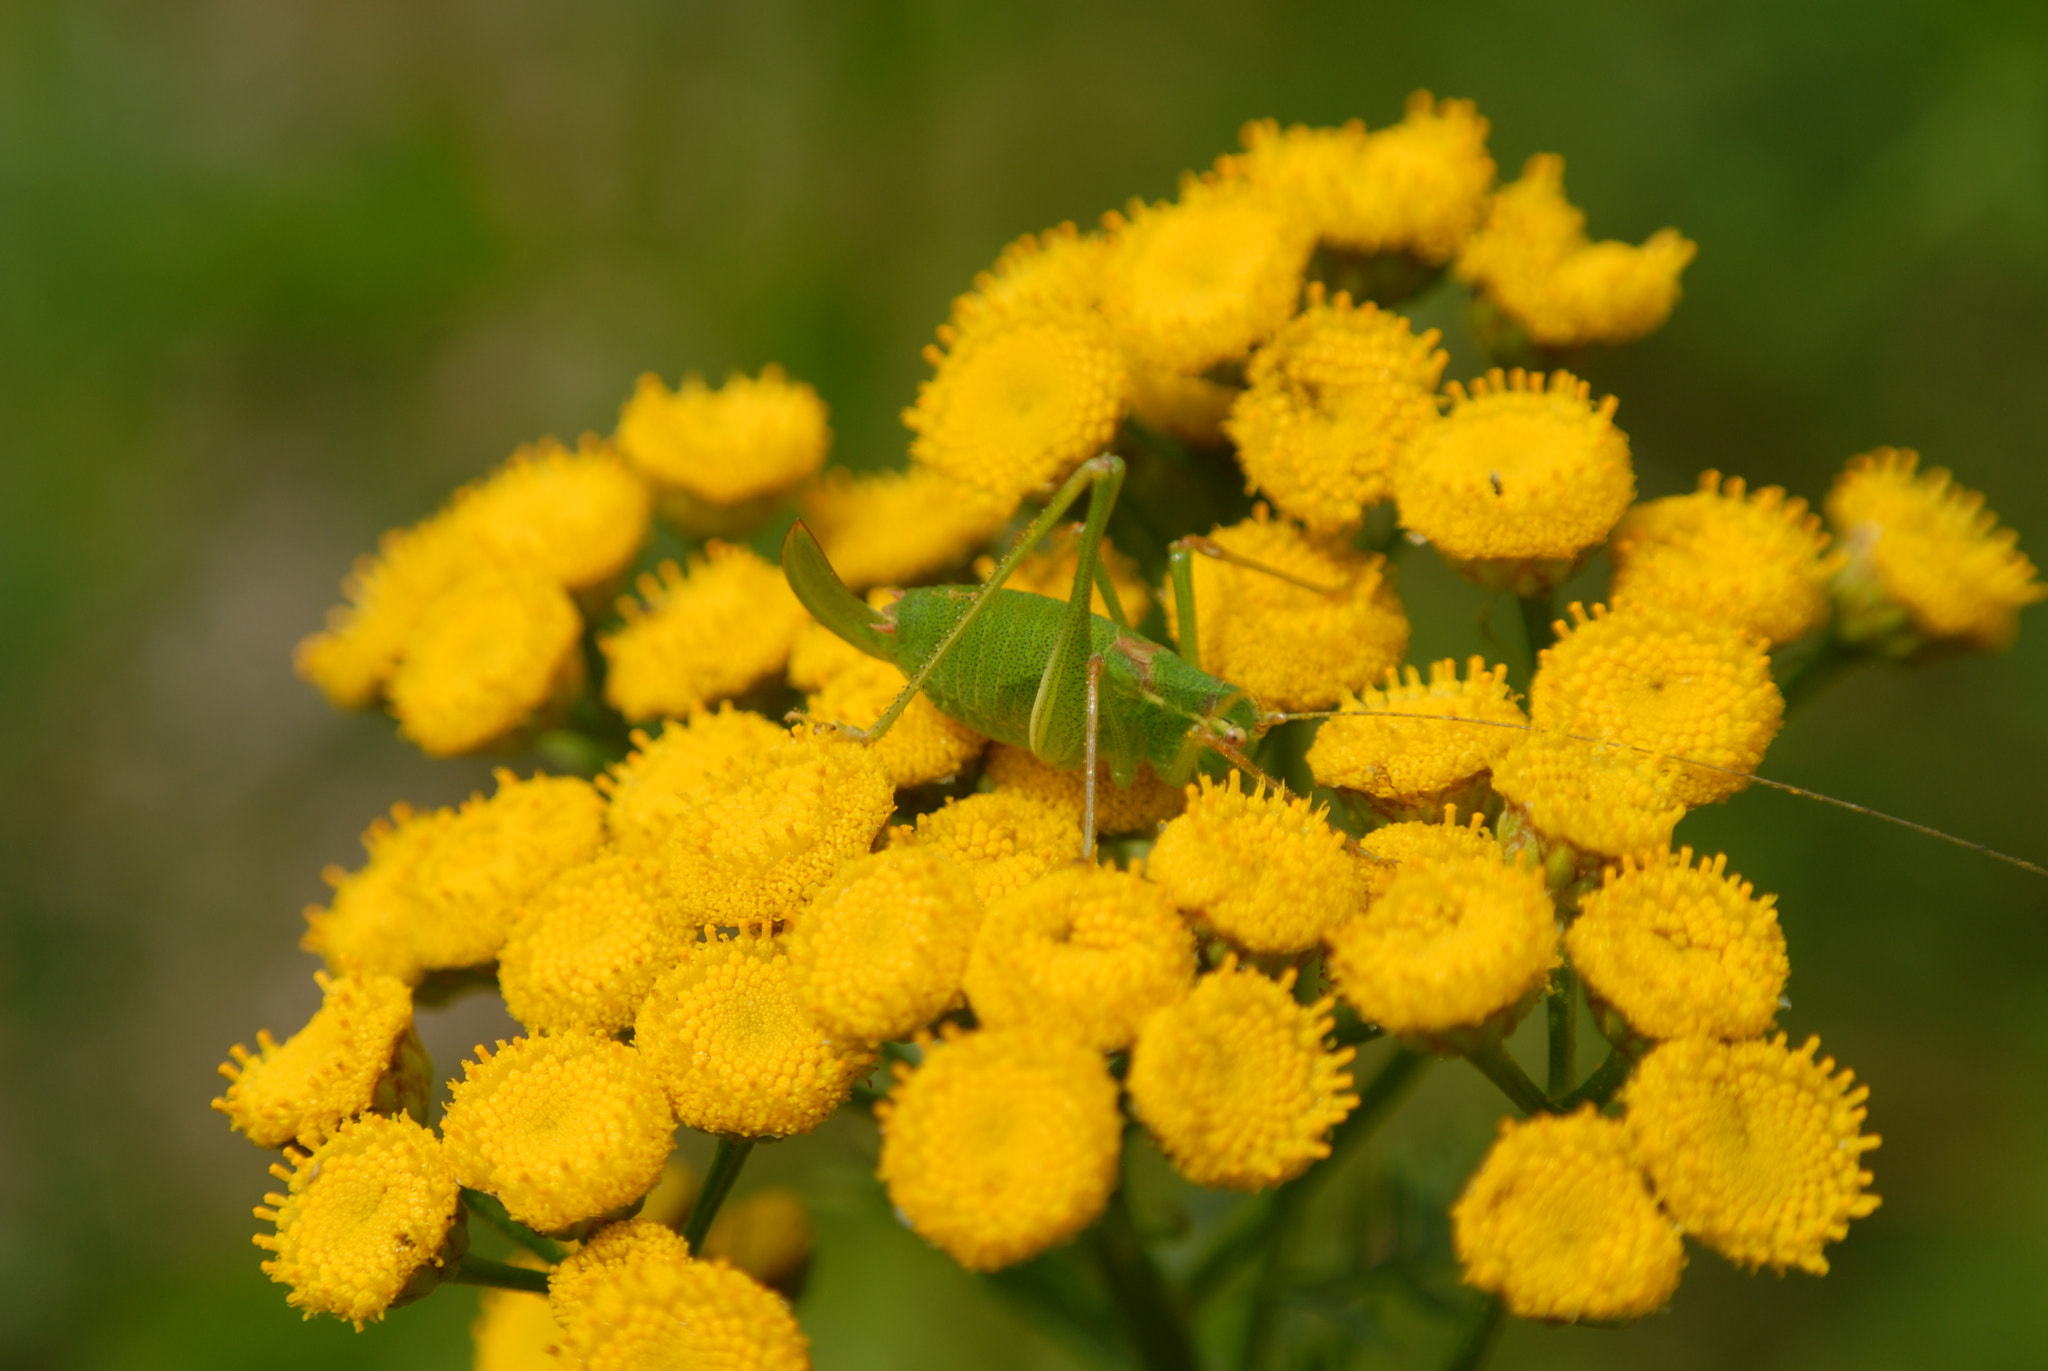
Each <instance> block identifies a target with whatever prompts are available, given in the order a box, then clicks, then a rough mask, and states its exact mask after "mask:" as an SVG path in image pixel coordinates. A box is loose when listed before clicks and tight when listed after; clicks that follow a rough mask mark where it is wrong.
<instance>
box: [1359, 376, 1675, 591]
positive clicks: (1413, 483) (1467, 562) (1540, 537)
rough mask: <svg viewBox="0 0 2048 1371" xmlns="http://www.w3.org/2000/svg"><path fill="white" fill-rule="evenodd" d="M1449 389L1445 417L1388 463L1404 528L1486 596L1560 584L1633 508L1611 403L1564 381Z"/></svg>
mask: <svg viewBox="0 0 2048 1371" xmlns="http://www.w3.org/2000/svg"><path fill="white" fill-rule="evenodd" d="M1446 389H1447V390H1448V391H1449V394H1450V397H1451V409H1450V412H1449V413H1448V414H1446V415H1445V416H1444V417H1443V418H1442V419H1441V420H1439V421H1438V422H1436V423H1434V424H1431V425H1429V426H1428V427H1426V428H1425V429H1423V430H1422V432H1421V433H1419V434H1418V435H1417V436H1416V438H1415V441H1414V442H1412V443H1410V444H1409V445H1408V446H1407V448H1406V449H1405V450H1404V451H1403V453H1402V455H1401V457H1400V458H1399V460H1397V461H1396V462H1395V464H1394V498H1395V499H1396V500H1398V501H1399V502H1400V505H1401V523H1402V525H1403V526H1404V527H1406V528H1407V529H1408V530H1409V531H1410V532H1412V533H1415V534H1418V535H1420V536H1421V537H1424V538H1427V539H1428V540H1429V541H1430V542H1432V543H1435V544H1436V545H1437V548H1438V550H1439V551H1441V552H1442V553H1443V554H1444V555H1445V556H1446V557H1448V558H1450V559H1451V560H1452V562H1453V563H1454V564H1457V565H1458V567H1459V569H1460V570H1461V571H1463V572H1464V573H1465V574H1466V575H1467V576H1469V577H1472V578H1473V579H1476V580H1478V581H1479V582H1480V583H1481V584H1483V585H1486V586H1488V587H1489V588H1491V589H1496V590H1510V589H1511V590H1514V591H1516V592H1517V593H1523V592H1525V591H1529V590H1537V589H1548V588H1550V587H1551V586H1554V585H1556V584H1559V583H1560V582H1562V581H1563V579H1564V577H1565V574H1566V573H1567V572H1568V571H1569V570H1570V569H1571V568H1572V567H1573V566H1575V565H1576V564H1577V562H1578V559H1579V558H1580V557H1581V555H1583V554H1584V553H1585V552H1586V551H1588V550H1589V549H1591V548H1593V547H1595V546H1597V545H1598V544H1599V543H1601V542H1602V541H1604V540H1605V539H1606V537H1607V531H1608V530H1609V529H1611V528H1613V527H1614V524H1615V521H1616V520H1618V519H1620V518H1621V516H1622V514H1623V512H1624V511H1626V510H1627V509H1628V506H1629V502H1630V501H1631V500H1633V499H1635V494H1636V478H1635V470H1634V468H1633V467H1631V466H1630V464H1629V454H1628V437H1627V435H1626V434H1624V433H1623V432H1622V431H1621V430H1620V429H1618V428H1616V427H1615V426H1614V407H1615V400H1614V397H1613V396H1609V397H1607V399H1605V400H1603V401H1601V402H1600V403H1599V404H1598V405H1595V404H1594V403H1593V401H1592V398H1591V396H1592V389H1591V387H1589V386H1588V385H1587V384H1586V383H1585V382H1584V381H1581V380H1579V379H1577V378H1576V377H1574V376H1572V375H1571V374H1570V373H1569V372H1563V371H1560V372H1555V373H1553V374H1552V375H1551V376H1550V377H1549V378H1548V381H1547V383H1546V379H1545V378H1544V377H1543V376H1542V375H1540V374H1538V375H1530V374H1528V373H1526V372H1523V371H1521V370H1519V369H1517V370H1515V371H1512V372H1508V373H1506V374H1503V373H1502V372H1500V371H1499V370H1494V371H1491V372H1488V373H1487V374H1486V376H1484V377H1482V378H1480V379H1478V380H1475V381H1473V382H1472V383H1471V385H1470V386H1469V387H1466V386H1462V385H1459V384H1458V383H1457V382H1455V381H1453V382H1452V383H1451V384H1450V385H1449V386H1448V387H1447V388H1446Z"/></svg>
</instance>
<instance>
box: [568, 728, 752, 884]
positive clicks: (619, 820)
mask: <svg viewBox="0 0 2048 1371" xmlns="http://www.w3.org/2000/svg"><path fill="white" fill-rule="evenodd" d="M788 738H789V733H788V731H787V730H785V729H784V728H783V727H782V726H781V725H780V724H778V723H776V722H775V721H774V720H772V719H768V718H764V717H763V716H761V715H759V714H754V713H751V712H750V711H747V710H744V709H734V708H733V707H732V706H731V705H720V706H719V707H718V709H717V711H716V712H713V711H710V710H693V711H692V712H691V713H690V715H689V717H688V718H685V719H670V720H669V721H668V722H667V723H665V724H664V725H663V726H662V730H661V735H660V736H659V737H657V738H652V739H650V738H649V737H648V736H647V735H646V734H645V733H642V732H639V731H638V730H635V732H634V734H633V751H632V752H631V753H630V754H629V755H628V756H627V757H626V760H625V761H623V762H617V763H614V764H613V766H612V767H611V770H610V772H609V773H608V774H606V775H603V776H600V777H598V779H597V787H598V789H599V790H601V791H603V792H604V793H605V794H606V795H607V796H609V797H610V800H611V804H610V805H609V807H608V808H607V809H606V816H605V817H606V822H607V824H608V825H609V826H610V829H611V835H612V840H613V841H614V842H616V843H617V844H618V845H619V848H620V849H621V850H622V851H627V852H632V853H635V854H642V855H648V856H659V855H660V854H661V853H662V852H663V851H664V850H666V848H667V847H668V844H669V840H670V839H671V838H673V837H674V836H675V830H676V825H677V824H679V823H681V822H683V820H684V819H685V818H686V817H687V816H688V815H689V814H690V813H691V809H690V804H689V797H691V796H699V795H724V794H730V793H731V792H732V791H734V790H737V789H738V788H739V786H740V785H741V784H742V783H744V782H745V781H746V780H748V779H749V778H751V777H753V776H757V775H759V774H760V773H761V772H763V771H766V770H767V769H768V768H769V766H770V765H772V762H771V760H770V759H771V758H772V757H773V755H774V754H775V752H776V751H777V750H778V749H779V748H780V747H781V745H782V744H783V743H784V742H785V741H787V739H788Z"/></svg>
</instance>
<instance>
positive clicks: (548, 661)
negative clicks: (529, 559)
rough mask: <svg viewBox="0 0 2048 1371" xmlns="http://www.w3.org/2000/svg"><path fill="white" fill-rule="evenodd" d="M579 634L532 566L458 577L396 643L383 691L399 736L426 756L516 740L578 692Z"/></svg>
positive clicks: (562, 599) (577, 621)
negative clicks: (401, 651) (397, 654)
mask: <svg viewBox="0 0 2048 1371" xmlns="http://www.w3.org/2000/svg"><path fill="white" fill-rule="evenodd" d="M582 634H583V620H582V618H581V617H580V616H578V614H577V613H576V606H575V605H574V604H573V603H572V602H571V601H570V599H569V596H568V593H567V592H566V591H564V590H563V589H562V588H561V586H560V585H559V584H557V583H556V582H555V581H554V580H553V579H552V578H550V577H548V576H547V575H545V574H543V573H542V572H540V571H538V570H536V569H534V568H532V567H528V566H520V565H518V564H515V563H506V564H504V565H501V566H497V567H494V568H492V569H489V570H483V571H478V572H476V573H474V574H472V575H469V576H467V577H465V578H463V579H462V580H461V581H460V582H458V583H457V584H456V585H455V586H453V587H452V588H451V589H449V590H448V591H447V592H445V593H444V594H442V595H441V596H440V597H439V598H438V599H436V600H435V601H434V602H433V603H432V604H431V605H429V606H428V607H427V609H426V612H425V613H423V614H422V615H421V616H420V619H419V622H418V623H417V624H416V625H415V626H414V627H413V630H412V632H411V633H410V634H409V635H408V636H407V638H406V640H405V655H404V657H403V658H402V659H401V660H400V661H399V663H398V665H397V667H396V668H395V669H394V670H393V671H392V673H391V679H390V682H389V685H388V692H389V694H390V697H391V713H392V716H393V717H394V718H396V719H397V720H398V731H399V732H401V733H403V734H404V735H405V736H406V737H408V738H410V739H412V740H413V741H414V742H415V743H418V744H419V748H420V751H422V752H424V753H426V754H427V755H428V756H429V757H452V756H455V755H457V754H459V753H463V752H480V751H482V750H484V749H486V748H489V747H492V746H494V745H496V744H499V743H503V742H505V741H507V740H509V739H512V738H514V737H516V736H517V735H518V734H520V733H521V732H522V731H524V730H526V729H528V728H529V727H532V726H534V725H536V724H537V723H538V722H539V721H540V720H541V719H542V718H544V717H545V716H547V715H549V714H551V713H553V712H554V711H556V710H559V709H562V708H566V707H567V705H568V704H569V702H570V701H572V700H574V699H575V698H576V696H577V694H578V693H580V692H581V691H582V689H583V654H582V653H581V652H580V651H579V650H578V642H579V640H580V639H581V637H582Z"/></svg>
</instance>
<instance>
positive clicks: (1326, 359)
mask: <svg viewBox="0 0 2048 1371" xmlns="http://www.w3.org/2000/svg"><path fill="white" fill-rule="evenodd" d="M1439 336H1440V335H1439V334H1438V333H1437V331H1436V330H1435V329H1431V330H1430V331H1429V332H1427V333H1425V334H1423V335H1422V336H1421V337H1419V338H1418V337H1416V336H1414V335H1413V334H1412V333H1410V332H1409V327H1408V321H1407V320H1406V319H1403V318H1402V317H1401V316H1400V315H1398V314H1393V313H1390V312H1387V311H1383V310H1380V309H1378V308H1376V307H1375V306H1373V305H1371V304H1366V305H1362V306H1359V307H1358V308H1355V309H1354V308H1353V307H1352V304H1351V297H1350V296H1348V295H1345V294H1343V293H1342V292H1339V293H1338V295H1337V297H1336V299H1335V300H1332V301H1330V302H1328V303H1325V302H1324V300H1323V293H1322V287H1321V286H1320V285H1311V286H1310V287H1309V291H1308V305H1307V308H1305V309H1304V310H1303V311H1302V312H1301V313H1300V314H1297V315H1295V316H1294V318H1292V319H1290V320H1288V321H1287V322H1286V323H1285V324H1284V325H1282V326H1281V328H1280V331H1279V332H1278V333H1276V334H1274V335H1273V337H1272V339H1271V340H1270V341H1268V342H1267V343H1266V344H1265V345H1264V346H1262V347H1261V348H1259V350H1258V351H1256V352H1254V353H1253V354H1252V359H1251V364H1250V365H1249V366H1248V367H1247V368H1246V370H1245V378H1246V380H1247V382H1248V383H1249V387H1248V389H1246V390H1245V391H1244V392H1243V393H1242V394H1240V395H1239V396H1238V397H1237V400H1236V403H1235V404H1233V405H1232V406H1231V410H1230V418H1229V420H1228V421H1227V422H1226V423H1225V424H1224V430H1225V431H1226V432H1227V433H1229V435H1230V439H1231V441H1232V442H1234V443H1235V444H1236V445H1237V457H1238V461H1239V462H1240V463H1241V464H1242V465H1243V467H1244V473H1245V478H1246V480H1247V481H1249V482H1250V483H1251V485H1253V486H1254V487H1256V488H1257V489H1258V490H1260V491H1263V492H1264V493H1265V494H1266V495H1267V496H1268V497H1270V498H1271V499H1272V501H1273V503H1274V504H1276V505H1278V506H1280V508H1281V510H1282V511H1283V512H1285V513H1286V514H1288V515H1290V516H1291V517H1293V518H1295V519H1299V520H1300V521H1301V522H1302V524H1303V525H1305V526H1306V527H1307V528H1308V530H1309V532H1311V533H1316V534H1324V535H1329V534H1348V533H1350V532H1351V531H1352V530H1354V529H1356V528H1357V527H1358V525H1359V522H1360V521H1361V520H1362V519H1363V518H1364V517H1365V511H1366V509H1367V508H1368V507H1369V506H1372V505H1375V504H1377V503H1379V502H1380V501H1381V500H1384V499H1387V498H1388V497H1389V496H1391V495H1392V494H1393V484H1392V482H1391V481H1390V480H1389V472H1390V470H1391V469H1392V467H1393V463H1394V459H1395V457H1396V456H1397V455H1398V454H1399V452H1400V450H1401V449H1402V448H1403V447H1405V446H1406V445H1407V444H1408V443H1410V442H1412V441H1413V440H1414V438H1415V435H1416V434H1417V433H1419V432H1421V431H1422V429H1423V428H1424V427H1425V426H1427V425H1429V424H1431V423H1433V422H1434V421H1435V419H1436V386H1437V381H1438V380H1439V379H1440V378H1441V377H1442V375H1443V369H1444V363H1445V362H1446V361H1447V360H1448V358H1447V356H1446V354H1445V353H1444V352H1443V351H1441V350H1440V349H1438V348H1437V346H1436V344H1437V339H1438V337H1439Z"/></svg>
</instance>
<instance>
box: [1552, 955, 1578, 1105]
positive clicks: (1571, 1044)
mask: <svg viewBox="0 0 2048 1371" xmlns="http://www.w3.org/2000/svg"><path fill="white" fill-rule="evenodd" d="M1578 1008H1579V978H1578V975H1577V974H1576V973H1575V972H1574V971H1573V970H1572V964H1571V963H1570V962H1565V963H1564V964H1563V965H1561V966H1559V967H1558V968H1557V970H1556V971H1554V972H1552V973H1551V976H1550V994H1549V1002H1548V1004H1547V1005H1546V1010H1547V1012H1548V1018H1549V1028H1550V1079H1549V1081H1548V1082H1547V1084H1548V1086H1549V1090H1550V1098H1551V1099H1553V1100H1554V1099H1556V1098H1558V1096H1560V1095H1562V1094H1564V1093H1565V1092H1566V1091H1568V1090H1570V1089H1571V1088H1572V1082H1573V1081H1574V1080H1576V1079H1577V1078H1578V1074H1579V1063H1578V1057H1579V1033H1578V1028H1579V1021H1578Z"/></svg>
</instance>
